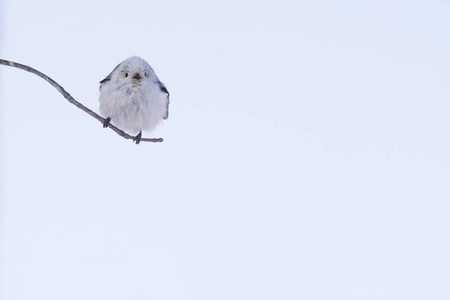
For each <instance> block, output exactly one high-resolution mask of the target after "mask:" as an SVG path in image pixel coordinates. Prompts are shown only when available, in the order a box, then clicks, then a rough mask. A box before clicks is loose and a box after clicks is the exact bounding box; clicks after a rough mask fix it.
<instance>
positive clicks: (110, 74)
mask: <svg viewBox="0 0 450 300" xmlns="http://www.w3.org/2000/svg"><path fill="white" fill-rule="evenodd" d="M119 66H120V64H118V65H117V66H116V67H115V68H114V70H112V71H111V73H109V74H108V76H106V77H105V79H103V80H102V81H100V88H99V89H100V90H101V89H102V85H104V84H105V83H107V82H108V81H110V80H111V76H112V73H114V71H115V70H117V68H118V67H119Z"/></svg>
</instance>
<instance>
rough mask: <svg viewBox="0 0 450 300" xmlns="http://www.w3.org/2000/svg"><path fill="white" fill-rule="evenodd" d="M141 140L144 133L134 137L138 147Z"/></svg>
mask: <svg viewBox="0 0 450 300" xmlns="http://www.w3.org/2000/svg"><path fill="white" fill-rule="evenodd" d="M141 138H142V131H139V133H138V135H137V136H135V137H134V139H133V142H135V143H136V145H137V144H139V143H140V142H141Z"/></svg>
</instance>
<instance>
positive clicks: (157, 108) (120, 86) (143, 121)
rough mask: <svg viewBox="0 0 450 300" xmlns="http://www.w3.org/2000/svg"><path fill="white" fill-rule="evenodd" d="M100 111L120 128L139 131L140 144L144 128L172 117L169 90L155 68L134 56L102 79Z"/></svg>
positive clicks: (107, 122)
mask: <svg viewBox="0 0 450 300" xmlns="http://www.w3.org/2000/svg"><path fill="white" fill-rule="evenodd" d="M99 100H100V114H101V115H102V116H103V117H104V118H105V119H106V120H105V122H104V123H103V127H105V128H106V127H108V125H109V122H111V123H113V124H114V125H116V126H117V127H119V128H121V129H123V130H125V131H128V132H129V133H131V134H136V133H137V135H136V137H135V138H134V140H133V141H134V142H136V144H139V142H140V141H141V137H142V130H152V129H153V128H154V127H155V126H156V125H158V123H159V122H160V121H161V120H162V119H167V118H168V117H169V92H168V91H167V89H166V87H165V86H164V84H163V83H162V82H161V81H159V79H158V76H156V74H155V71H153V69H152V67H150V65H149V64H148V63H147V62H146V61H145V60H143V59H142V58H140V57H137V56H133V57H130V58H128V59H126V60H124V61H123V62H121V63H120V64H119V65H118V66H117V67H115V68H114V70H112V72H111V73H110V74H109V75H108V76H106V78H105V79H103V80H102V81H100V98H99Z"/></svg>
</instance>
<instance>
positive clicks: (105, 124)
mask: <svg viewBox="0 0 450 300" xmlns="http://www.w3.org/2000/svg"><path fill="white" fill-rule="evenodd" d="M109 122H111V118H110V117H107V118H106V119H105V121H104V122H103V128H106V127H108V125H109Z"/></svg>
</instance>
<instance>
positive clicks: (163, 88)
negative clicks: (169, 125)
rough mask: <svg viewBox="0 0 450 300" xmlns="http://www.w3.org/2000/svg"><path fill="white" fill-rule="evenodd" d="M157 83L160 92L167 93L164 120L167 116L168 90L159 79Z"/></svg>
mask: <svg viewBox="0 0 450 300" xmlns="http://www.w3.org/2000/svg"><path fill="white" fill-rule="evenodd" d="M158 84H159V89H160V90H161V92H163V93H166V94H167V109H166V114H165V115H164V117H163V119H164V120H166V119H167V118H168V117H169V103H170V100H169V96H170V94H169V91H168V90H167V88H166V86H165V85H164V83H162V82H161V81H158Z"/></svg>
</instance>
